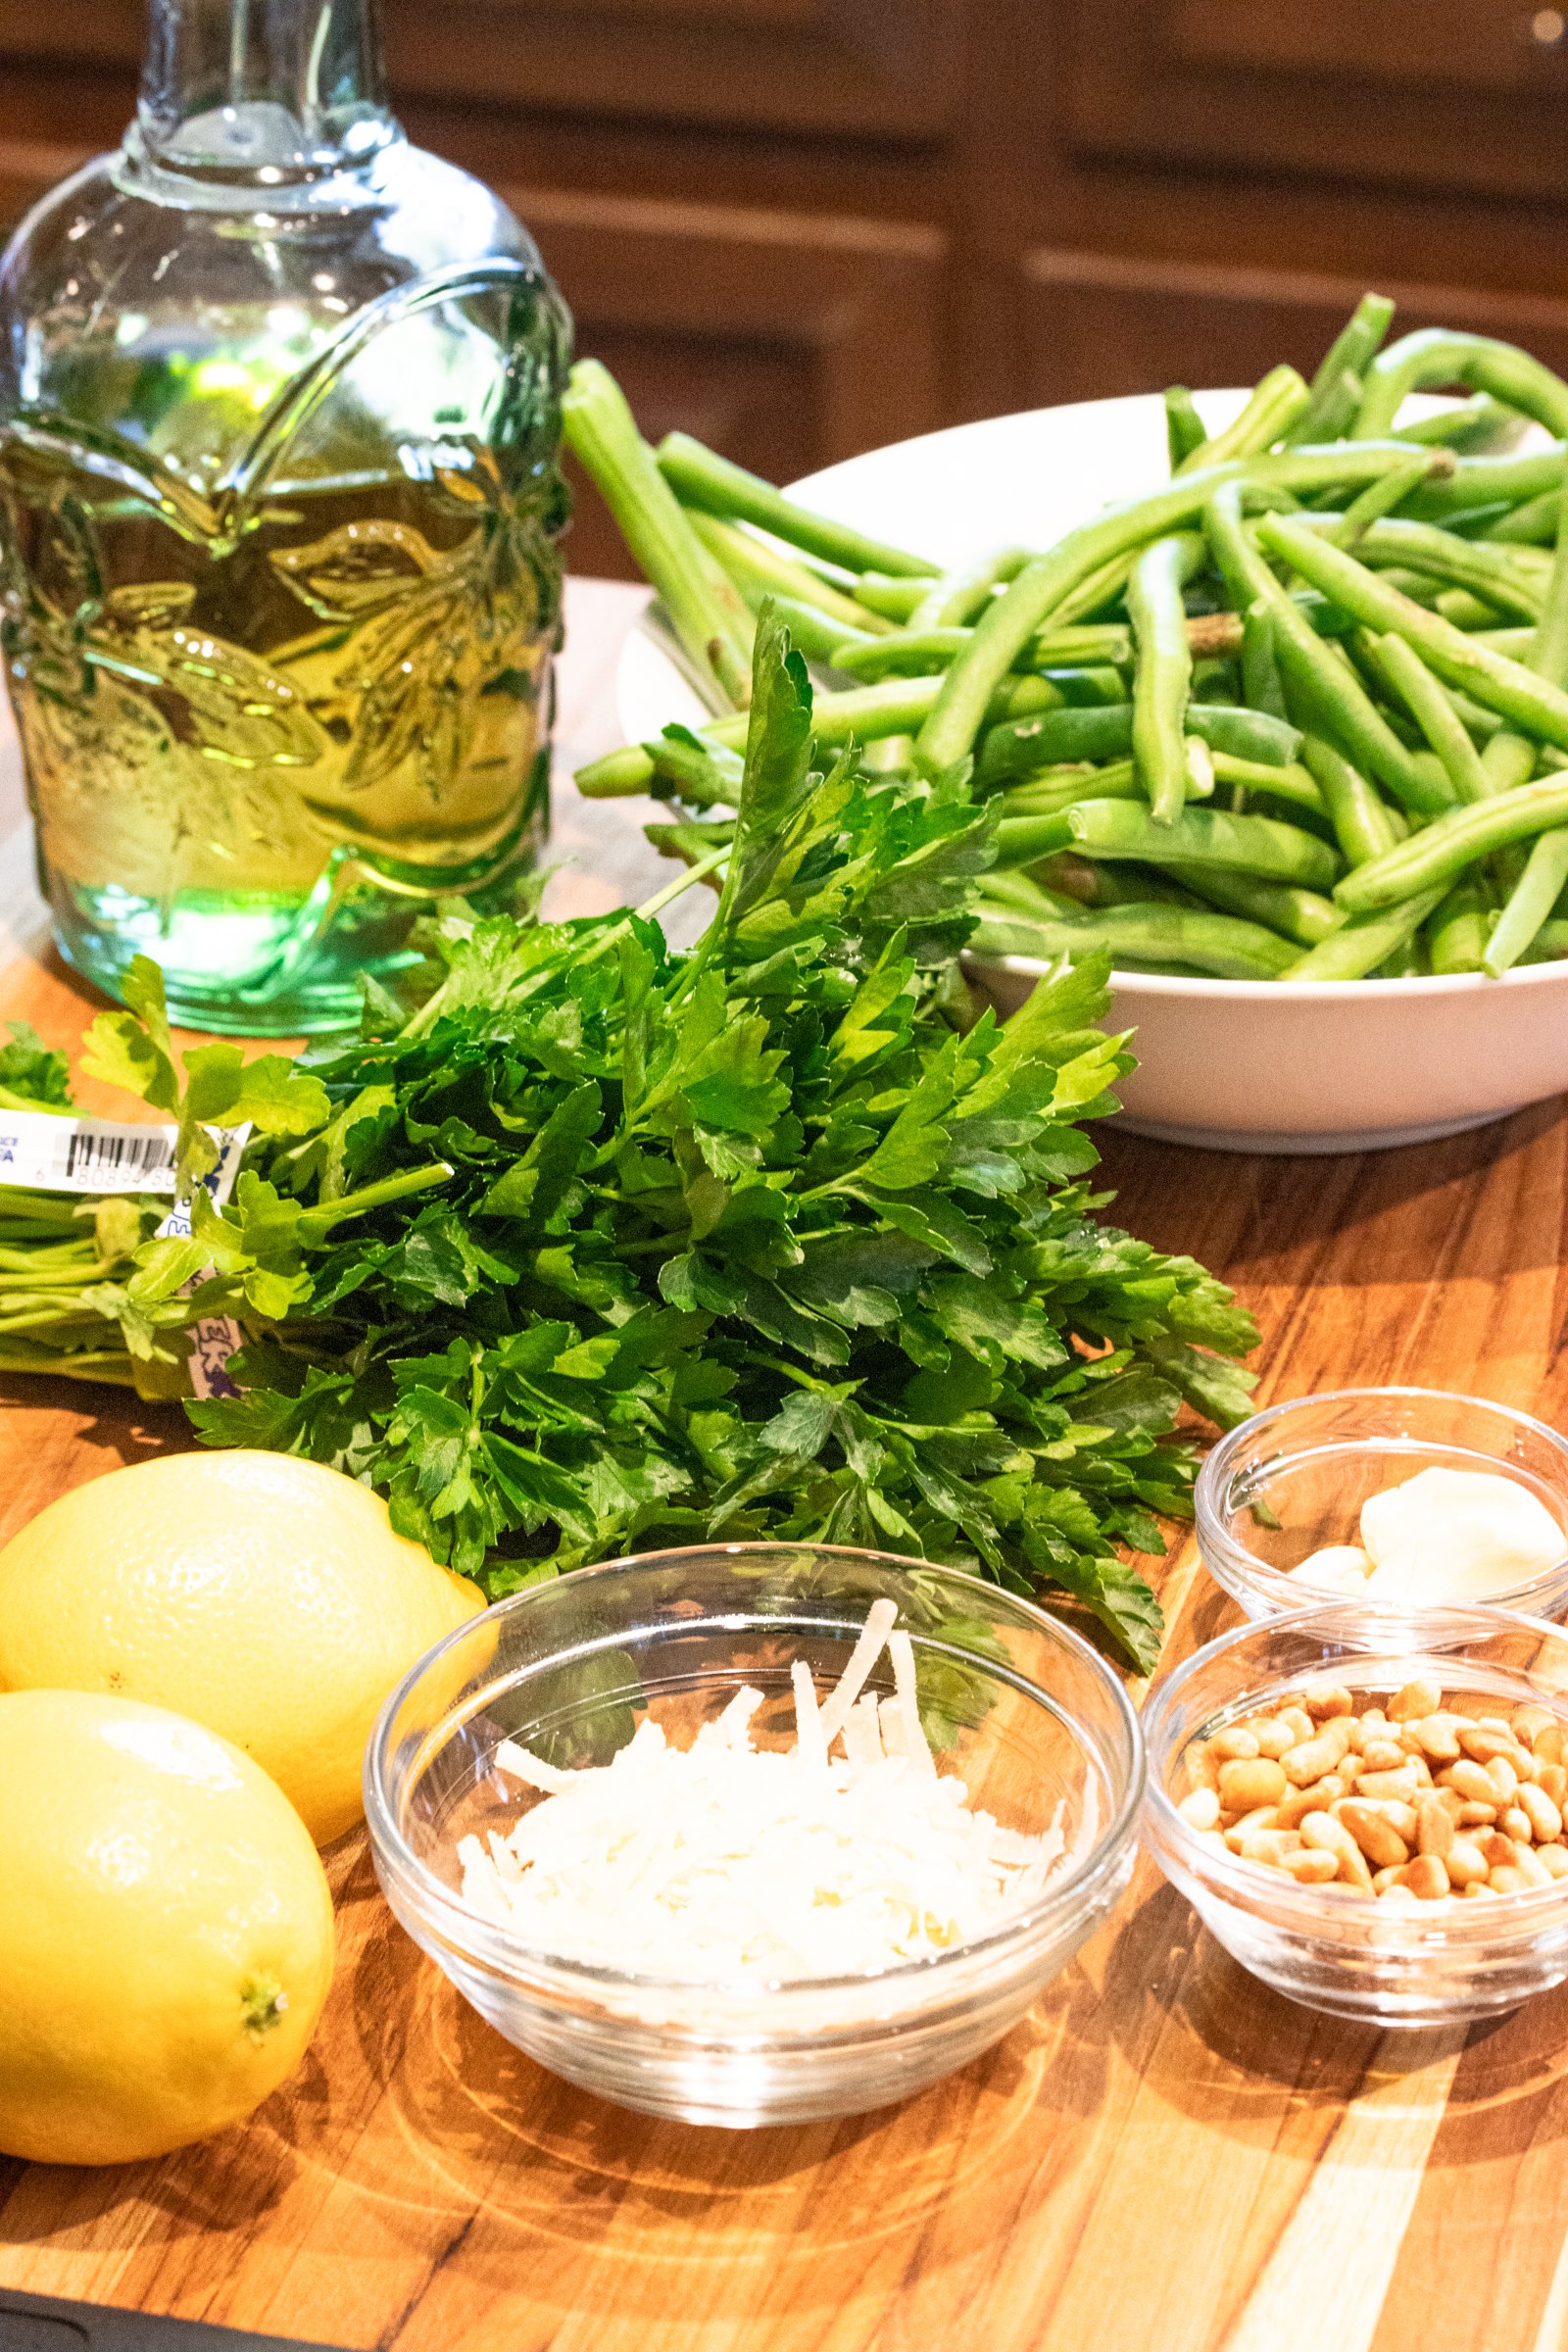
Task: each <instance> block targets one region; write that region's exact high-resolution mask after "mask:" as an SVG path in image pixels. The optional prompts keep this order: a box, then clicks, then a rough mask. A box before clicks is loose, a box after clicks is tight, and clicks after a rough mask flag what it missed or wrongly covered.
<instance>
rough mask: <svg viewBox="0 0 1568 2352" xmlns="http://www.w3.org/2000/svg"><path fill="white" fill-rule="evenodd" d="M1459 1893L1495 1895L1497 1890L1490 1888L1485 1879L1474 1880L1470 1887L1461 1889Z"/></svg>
mask: <svg viewBox="0 0 1568 2352" xmlns="http://www.w3.org/2000/svg"><path fill="white" fill-rule="evenodd" d="M1459 1892H1460V1893H1461V1894H1493V1893H1495V1887H1489V1886H1488V1884H1487V1882H1486V1880H1485V1879H1472V1880H1471V1882H1470V1884H1469V1886H1468V1887H1460V1889H1459Z"/></svg>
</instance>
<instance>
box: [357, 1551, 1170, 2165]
mask: <svg viewBox="0 0 1568 2352" xmlns="http://www.w3.org/2000/svg"><path fill="white" fill-rule="evenodd" d="M884 1594H885V1595H887V1596H888V1597H889V1598H891V1599H893V1600H895V1601H896V1602H897V1603H898V1606H899V1622H900V1624H901V1625H902V1626H903V1627H904V1628H905V1629H906V1630H907V1632H908V1634H909V1636H910V1638H911V1641H912V1643H913V1647H914V1656H915V1670H916V1679H917V1687H918V1691H919V1695H920V1705H921V1712H922V1717H923V1719H924V1720H925V1723H926V1727H927V1730H928V1732H929V1733H930V1735H931V1738H932V1744H933V1748H934V1750H935V1752H936V1754H937V1758H938V1762H939V1766H940V1767H941V1768H943V1769H945V1770H948V1771H952V1772H956V1774H958V1776H959V1777H960V1778H961V1779H962V1780H963V1781H964V1782H965V1783H966V1784H967V1787H968V1790H969V1797H970V1801H971V1802H972V1803H974V1804H976V1805H979V1806H984V1807H985V1808H986V1809H987V1810H988V1811H990V1812H992V1813H993V1814H995V1816H996V1817H997V1819H998V1820H999V1821H1001V1822H1003V1823H1004V1824H1005V1826H1007V1827H1009V1828H1012V1829H1016V1830H1021V1831H1024V1832H1028V1833H1038V1832H1041V1831H1044V1830H1046V1829H1048V1828H1050V1827H1051V1826H1052V1824H1053V1821H1054V1818H1055V1817H1056V1816H1057V1813H1058V1808H1059V1813H1060V1826H1061V1828H1062V1830H1063V1832H1064V1834H1065V1836H1066V1839H1067V1845H1068V1850H1069V1852H1072V1851H1073V1849H1074V1848H1075V1846H1076V1847H1077V1848H1078V1849H1079V1850H1078V1852H1077V1858H1076V1859H1075V1860H1074V1861H1073V1862H1072V1863H1071V1864H1070V1866H1068V1867H1066V1868H1064V1869H1063V1870H1062V1872H1061V1874H1060V1876H1059V1877H1058V1878H1055V1879H1054V1880H1052V1881H1051V1882H1050V1884H1049V1886H1048V1887H1046V1889H1045V1890H1044V1892H1043V1894H1042V1896H1041V1898H1040V1899H1039V1900H1038V1901H1037V1902H1035V1903H1034V1904H1032V1905H1031V1906H1029V1907H1028V1908H1026V1909H1023V1910H1020V1911H1019V1913H1018V1914H1017V1916H1016V1917H1015V1918H1009V1919H1008V1920H1007V1921H1006V1922H1005V1925H1004V1926H1002V1927H999V1928H996V1929H994V1930H993V1931H992V1932H991V1933H990V1934H989V1935H987V1936H980V1937H977V1938H975V1939H974V1940H973V1941H972V1942H969V1943H965V1944H960V1945H956V1946H955V1947H954V1948H953V1949H952V1950H951V1951H947V1952H943V1953H942V1954H940V1956H938V1957H937V1958H935V1959H931V1960H922V1961H917V1962H911V1963H909V1964H907V1965H906V1966H904V1967H900V1968H895V1969H890V1970H888V1971H886V1972H885V1973H881V1974H878V1975H873V1976H860V1977H848V1978H838V1979H831V1980H828V1979H813V1980H810V1981H808V1982H804V1983H798V1982H784V1983H778V1984H756V1983H751V1984H747V1983H739V1982H729V1983H717V1984H715V1983H711V1982H708V1983H699V1982H691V1983H687V1982H683V1981H679V1980H675V1979H671V1978H667V1977H663V1978H655V1977H648V1976H637V1975H635V1974H632V1973H630V1972H621V1971H619V1970H615V1969H611V1968H605V1967H598V1966H593V1965H589V1964H587V1963H585V1962H583V1961H582V1960H580V1959H573V1958H570V1957H568V1956H565V1955H563V1954H560V1953H553V1952H548V1951H540V1950H535V1949H532V1948H530V1947H529V1946H528V1945H527V1944H525V1943H524V1942H522V1941H521V1940H520V1939H519V1938H518V1937H517V1936H514V1935H512V1934H510V1933H509V1932H507V1931H505V1930H503V1929H501V1928H499V1927H497V1926H495V1925H494V1924H493V1923H492V1922H491V1921H489V1920H487V1919H484V1918H482V1917H480V1916H479V1915H478V1914H477V1913H475V1912H474V1911H473V1910H471V1909H470V1908H469V1907H468V1906H467V1905H466V1903H465V1902H464V1901H463V1898H462V1893H461V1872H460V1868H459V1865H458V1860H457V1841H458V1839H459V1838H460V1837H462V1836H464V1835H466V1833H468V1832H470V1831H477V1832H479V1833H481V1834H482V1833H483V1832H484V1831H485V1830H486V1829H489V1828H498V1829H504V1828H507V1827H510V1825H511V1823H512V1821H513V1820H514V1819H515V1815H516V1811H517V1805H518V1798H519V1794H520V1792H519V1791H518V1790H517V1789H516V1786H515V1782H512V1781H508V1780H505V1779H503V1778H502V1777H501V1776H500V1775H498V1774H497V1773H495V1772H494V1771H493V1769H492V1762H491V1759H492V1757H493V1755H494V1752H495V1749H496V1747H497V1746H498V1744H499V1743H500V1741H501V1740H506V1739H515V1740H521V1741H523V1742H524V1743H525V1744H526V1745H528V1746H530V1747H532V1748H534V1749H536V1750H537V1751H538V1752H540V1753H542V1754H543V1755H544V1756H546V1757H547V1758H548V1759H550V1760H551V1761H553V1762H555V1763H558V1764H561V1765H564V1766H576V1765H585V1764H603V1763H607V1762H608V1761H609V1759H610V1757H611V1756H612V1755H613V1753H614V1752H615V1750H616V1749H618V1748H620V1747H622V1746H623V1745H624V1744H625V1742H626V1741H627V1740H629V1739H630V1738H631V1736H632V1732H633V1730H634V1728H635V1726H636V1724H637V1722H638V1721H640V1720H641V1719H642V1718H643V1717H644V1716H645V1715H650V1714H651V1715H653V1716H654V1717H655V1718H656V1719H657V1720H658V1721H660V1722H661V1723H662V1724H663V1725H664V1726H665V1727H666V1729H667V1730H668V1731H669V1733H670V1736H671V1739H672V1740H673V1741H674V1742H675V1743H676V1744H678V1745H685V1744H687V1743H688V1742H689V1740H690V1739H691V1738H692V1736H693V1735H694V1734H695V1732H696V1730H697V1728H698V1726H699V1725H700V1724H701V1723H703V1722H705V1721H707V1720H709V1719H710V1718H711V1717H712V1716H714V1715H716V1714H718V1713H719V1712H720V1711H721V1710H722V1708H723V1707H724V1705H725V1703H726V1702H727V1701H728V1699H729V1698H730V1697H732V1696H733V1694H734V1692H735V1691H736V1690H737V1689H739V1688H740V1686H741V1685H742V1684H743V1683H750V1684H752V1685H753V1686H754V1687H756V1688H758V1689H760V1690H761V1691H763V1692H764V1694H765V1701H764V1705H763V1707H762V1709H761V1710H760V1713H759V1715H758V1717H757V1718H756V1719H755V1721H754V1725H753V1736H754V1738H755V1739H757V1740H758V1741H759V1743H760V1744H763V1745H782V1746H789V1745H792V1744H793V1740H794V1711H793V1701H792V1699H791V1695H790V1664H791V1661H792V1660H793V1659H795V1658H798V1657H800V1658H804V1659H806V1661H807V1662H808V1664H809V1667H810V1669H811V1674H812V1678H813V1681H814V1683H815V1686H816V1688H817V1691H819V1693H825V1692H826V1691H828V1690H829V1689H831V1687H832V1685H833V1684H834V1683H835V1682H836V1681H837V1679H838V1677H839V1674H840V1673H841V1671H842V1669H843V1667H844V1666H845V1664H846V1663H847V1661H848V1659H849V1656H850V1652H851V1651H852V1649H853V1648H854V1646H855V1642H856V1638H857V1636H858V1633H859V1630H860V1628H861V1626H862V1624H863V1623H864V1620H865V1616H866V1612H867V1611H868V1609H869V1608H870V1606H871V1603H872V1602H873V1601H874V1600H877V1599H879V1598H881V1597H882V1596H883V1595H884ZM872 1687H873V1688H875V1689H876V1690H877V1691H878V1693H879V1695H885V1694H887V1693H888V1692H889V1691H891V1689H892V1683H891V1676H890V1672H889V1669H888V1661H887V1657H886V1653H884V1655H883V1658H882V1660H881V1662H880V1664H879V1666H878V1668H877V1670H876V1672H875V1673H874V1674H873V1677H872ZM365 1789H366V1814H367V1818H368V1824H369V1831H370V1840H371V1846H372V1850H373V1854H374V1859H375V1868H376V1874H377V1876H378V1878H379V1879H380V1882H381V1886H382V1888H383V1890H384V1892H385V1894H386V1898H387V1901H388V1902H389V1903H390V1904H391V1906H392V1909H393V1911H394V1912H395V1913H396V1914H397V1917H398V1918H399V1920H401V1922H402V1923H403V1925H404V1927H405V1928H406V1929H407V1930H408V1932H409V1934H410V1935H411V1936H413V1937H414V1939H415V1941H416V1942H417V1943H418V1944H419V1945H421V1946H422V1948H423V1949H424V1950H425V1951H426V1952H428V1953H429V1955H430V1956H431V1958H432V1959H433V1960H435V1961H436V1963H437V1964H438V1966H440V1967H441V1968H442V1969H444V1970H445V1971H446V1973H447V1975H448V1976H449V1977H450V1978H451V1979H452V1981H453V1983H454V1984H455V1985H457V1987H458V1989H459V1990H460V1992H462V1993H463V1994H464V1995H465V1996H466V1999H468V2000H469V2001H471V2002H472V2004H473V2006H474V2007H475V2008H476V2009H477V2010H478V2011H479V2012H480V2014H481V2015H482V2016H484V2017H485V2018H487V2019H488V2020H489V2022H490V2023H491V2024H492V2025H493V2026H494V2027H496V2029H497V2030H498V2032H500V2033H501V2034H505V2035H506V2037H507V2039H508V2040H509V2041H513V2042H515V2043H516V2044H517V2045H518V2047H519V2048H521V2049H524V2050H526V2051H527V2052H528V2053H529V2054H530V2056H532V2057H534V2058H536V2059H538V2061H539V2062H540V2064H541V2065H543V2066H547V2067H549V2068H550V2069H551V2070H552V2071H553V2072H554V2073H556V2074H558V2075H564V2076H565V2077H566V2079H567V2080H568V2081H569V2082H577V2083H580V2084H581V2085H582V2086H583V2087H584V2088H585V2089H588V2090H593V2091H597V2092H598V2093H599V2094H600V2095H601V2096H602V2097H604V2098H608V2099H613V2100H614V2101H615V2102H616V2103H617V2104H619V2105H621V2106H624V2107H636V2108H641V2109H643V2110H644V2111H646V2112H647V2113H649V2114H654V2115H668V2116H678V2117H681V2118H683V2119H685V2120H686V2121H687V2122H691V2123H705V2124H725V2125H737V2126H738V2125H756V2124H772V2123H782V2122H798V2121H802V2120H805V2119H807V2118H809V2117H816V2116H835V2115H850V2114H858V2113H859V2112H861V2111H862V2110H863V2109H866V2108H872V2107H880V2106H885V2105H888V2104H890V2103H891V2102H892V2101H894V2100H897V2099H903V2098H906V2097H907V2096H908V2095H909V2094H910V2093H911V2092H913V2091H916V2090H920V2089H922V2088H923V2087H924V2086H925V2085H926V2084H927V2083H929V2082H934V2081H936V2080H937V2079H938V2077H940V2076H942V2075H946V2074H949V2073H951V2072H952V2070H953V2069H954V2068H955V2067H959V2066H962V2065H964V2064H965V2063H966V2062H967V2061H968V2060H969V2059H971V2058H973V2057H975V2056H976V2055H978V2053H979V2052H980V2051H982V2050H984V2049H986V2048H988V2047H989V2046H990V2044H991V2043H993V2042H994V2041H997V2040H998V2039H1000V2038H1001V2036H1002V2035H1003V2034H1005V2033H1006V2032H1007V2031H1008V2029H1009V2028H1010V2027H1011V2026H1013V2025H1014V2024H1015V2023H1016V2022H1017V2020H1018V2019H1019V2018H1020V2017H1022V2016H1023V2015H1024V2013H1025V2012H1026V2011H1027V2010H1028V2009H1029V2007H1030V2006H1031V2004H1032V2003H1033V2001H1034V2000H1035V1998H1036V1996H1037V1994H1038V1993H1039V1992H1040V1990H1041V1988H1042V1986H1043V1985H1046V1984H1047V1983H1048V1982H1049V1981H1050V1980H1051V1978H1053V1977H1054V1976H1055V1975H1056V1973H1057V1972H1058V1970H1060V1969H1061V1968H1063V1967H1065V1965H1066V1963H1067V1962H1068V1960H1069V1959H1070V1958H1071V1957H1072V1955H1073V1953H1074V1952H1076V1951H1077V1949H1078V1947H1079V1945H1080V1944H1081V1943H1083V1942H1084V1940H1085V1938H1086V1937H1087V1936H1090V1935H1091V1934H1092V1933H1093V1931H1094V1929H1095V1928H1096V1927H1097V1926H1098V1925H1099V1923H1100V1922H1101V1920H1102V1919H1103V1918H1104V1916H1105V1914H1106V1913H1107V1912H1108V1911H1109V1910H1110V1909H1111V1907H1112V1905H1113V1904H1114V1903H1115V1902H1116V1900H1117V1898H1118V1897H1119V1896H1120V1894H1121V1892H1122V1890H1123V1888H1124V1887H1125V1886H1126V1884H1127V1881H1128V1879H1129V1877H1130V1876H1131V1873H1132V1868H1133V1863H1134V1860H1135V1857H1136V1850H1137V1835H1136V1833H1137V1821H1138V1814H1139V1808H1140V1805H1141V1803H1142V1800H1143V1790H1144V1748H1143V1740H1142V1736H1141V1733H1140V1731H1139V1727H1138V1721H1137V1717H1136V1716H1135V1714H1134V1712H1133V1709H1132V1706H1131V1704H1130V1702H1129V1700H1128V1698H1127V1695H1126V1693H1125V1691H1123V1689H1122V1687H1121V1684H1120V1681H1119V1680H1118V1678H1117V1677H1116V1675H1115V1674H1114V1673H1112V1671H1111V1670H1110V1668H1109V1667H1107V1666H1106V1665H1105V1664H1104V1663H1103V1660H1102V1659H1101V1658H1099V1657H1098V1656H1097V1655H1096V1654H1095V1652H1094V1651H1093V1650H1092V1649H1091V1648H1090V1647H1089V1645H1088V1644H1087V1642H1082V1641H1080V1640H1079V1638H1078V1637H1077V1636H1076V1635H1075V1634H1073V1633H1070V1632H1069V1631H1068V1630H1067V1628H1066V1627H1064V1626H1062V1625H1059V1624H1057V1623H1056V1622H1055V1621H1054V1619H1052V1618H1050V1617H1047V1616H1046V1615H1045V1614H1044V1613H1043V1612H1042V1611H1041V1610H1039V1609H1037V1608H1034V1607H1033V1606H1031V1604H1030V1603H1029V1602H1028V1601H1026V1600H1020V1599H1017V1598H1015V1597H1014V1596H1013V1595H1012V1594H1010V1593H1002V1592H999V1591H998V1590H997V1589H996V1587H994V1586H991V1585H986V1584H982V1583H981V1582H980V1581H979V1580H978V1579H976V1578H973V1577H969V1576H963V1575H959V1574H957V1573H956V1572H955V1571H954V1570H951V1569H945V1568H935V1567H931V1566H929V1565H928V1564H927V1563H926V1562H924V1561H922V1560H902V1559H894V1558H891V1557H888V1556H885V1555H883V1554H879V1553H875V1552H863V1551H851V1550H841V1549H834V1548H829V1547H825V1546H819V1545H813V1544H777V1545H775V1544H715V1545H710V1546H704V1547H702V1548H699V1549H694V1550H689V1551H666V1552H658V1553H653V1554H650V1555H648V1556H646V1557H644V1558H641V1559H634V1560H626V1561H620V1562H615V1563H613V1564H612V1565H610V1566H608V1567H603V1568H590V1569H580V1570H578V1571H577V1573H576V1574H574V1575H571V1576H566V1577H563V1578H562V1579H561V1580H560V1581H559V1582H556V1583H553V1584H547V1585H540V1586H536V1587H534V1588H532V1589H531V1590H529V1591H526V1592H523V1593H517V1594H516V1595H515V1596H514V1597H513V1598H512V1599H509V1600H505V1601H502V1602H501V1603H499V1605H498V1606H496V1607H495V1608H492V1609H490V1610H487V1611H486V1612H485V1614H484V1615H483V1616H481V1617H477V1618H474V1619H473V1620H472V1621H471V1622H470V1623H469V1624H467V1625H466V1626H464V1627H462V1628H460V1629H459V1631H458V1632H457V1633H455V1634H452V1635H449V1636H448V1638H447V1639H446V1640H445V1641H444V1642H440V1643H439V1644H438V1645H437V1646H436V1648H434V1649H432V1650H431V1651H430V1652H429V1653H428V1655H427V1656H426V1657H424V1658H423V1659H421V1660H420V1662H419V1663H418V1664H417V1666H416V1667H415V1668H414V1669H413V1671H412V1672H411V1673H410V1674H409V1675H408V1676H406V1677H405V1679H404V1681H403V1682H402V1683H401V1684H400V1685H399V1687H398V1689H397V1690H396V1691H394V1692H393V1693H392V1695H391V1697H390V1698H389V1699H388V1700H387V1702H386V1705H385V1706H384V1707H383V1709H382V1711H381V1714H380V1717H379V1719H378V1721H377V1724H376V1727H375V1730H374V1732H373V1734H372V1736H371V1739H370V1743H369V1746H368V1750H367V1754H366V1767H365Z"/></svg>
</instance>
